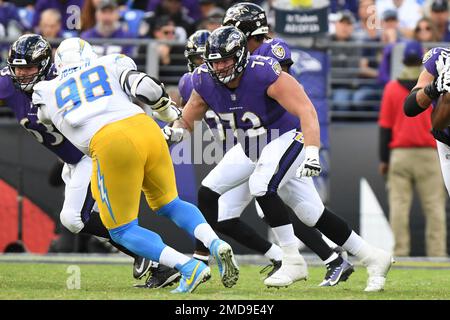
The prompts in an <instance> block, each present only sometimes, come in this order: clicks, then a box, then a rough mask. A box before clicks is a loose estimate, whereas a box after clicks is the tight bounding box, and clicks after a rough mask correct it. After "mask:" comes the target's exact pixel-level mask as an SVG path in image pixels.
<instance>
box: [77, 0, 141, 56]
mask: <svg viewBox="0 0 450 320" xmlns="http://www.w3.org/2000/svg"><path fill="white" fill-rule="evenodd" d="M119 18H120V15H119V6H118V4H117V1H116V0H100V2H99V4H98V5H97V8H96V10H95V26H94V27H93V28H91V29H88V30H86V31H84V32H83V33H82V34H81V38H83V39H90V38H103V39H108V40H111V41H108V42H105V43H103V44H102V45H93V48H94V50H95V52H96V53H97V54H98V55H99V56H103V55H107V54H112V53H123V54H126V55H130V56H134V52H133V46H129V45H117V44H114V41H113V39H127V38H132V36H131V35H130V34H129V33H128V32H127V31H125V30H124V28H123V26H122V24H121V23H120V21H119Z"/></svg>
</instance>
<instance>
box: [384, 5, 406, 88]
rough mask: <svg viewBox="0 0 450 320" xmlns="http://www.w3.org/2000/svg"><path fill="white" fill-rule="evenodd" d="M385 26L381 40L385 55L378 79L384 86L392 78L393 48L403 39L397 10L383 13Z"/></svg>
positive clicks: (388, 10)
mask: <svg viewBox="0 0 450 320" xmlns="http://www.w3.org/2000/svg"><path fill="white" fill-rule="evenodd" d="M381 27H382V28H383V31H382V34H381V42H382V43H383V44H384V45H385V46H384V49H383V56H382V58H381V62H380V65H379V68H378V80H379V82H380V84H381V85H382V87H384V85H385V84H386V83H387V82H388V81H389V80H390V79H391V56H392V50H393V49H394V46H395V44H396V43H397V42H399V41H401V40H402V39H403V36H402V34H401V33H400V29H399V21H398V15H397V12H396V11H395V10H393V9H387V10H386V11H385V12H384V13H383V20H382V22H381Z"/></svg>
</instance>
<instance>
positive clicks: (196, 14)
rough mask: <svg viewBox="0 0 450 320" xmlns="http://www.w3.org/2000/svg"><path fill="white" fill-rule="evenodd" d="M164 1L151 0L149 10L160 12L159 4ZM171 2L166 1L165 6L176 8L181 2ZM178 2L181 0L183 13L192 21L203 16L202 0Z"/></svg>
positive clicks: (182, 0) (169, 8)
mask: <svg viewBox="0 0 450 320" xmlns="http://www.w3.org/2000/svg"><path fill="white" fill-rule="evenodd" d="M172 1H175V0H172ZM162 2H164V0H149V1H148V5H147V11H153V12H155V13H156V12H158V6H159V5H161V3H162ZM169 2H170V1H166V4H164V5H163V7H165V8H166V9H168V10H171V7H172V8H175V7H178V6H179V4H173V3H172V4H171V3H169ZM176 2H180V5H181V8H180V9H181V10H182V11H183V15H188V16H189V17H190V18H191V19H192V21H195V20H198V19H200V16H201V14H200V3H201V2H202V1H201V0H179V1H176ZM177 10H178V9H177ZM165 13H168V12H165ZM172 18H173V17H172Z"/></svg>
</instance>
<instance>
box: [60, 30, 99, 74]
mask: <svg viewBox="0 0 450 320" xmlns="http://www.w3.org/2000/svg"><path fill="white" fill-rule="evenodd" d="M97 58H98V57H97V54H96V53H95V52H94V50H93V49H92V46H91V45H90V44H89V43H88V42H87V41H85V40H83V39H80V38H70V39H66V40H63V41H62V42H61V44H60V45H59V47H58V49H56V52H55V67H56V71H57V73H58V74H61V73H62V71H63V70H65V69H71V68H76V67H79V66H82V65H84V64H85V63H87V62H89V61H91V60H95V59H97Z"/></svg>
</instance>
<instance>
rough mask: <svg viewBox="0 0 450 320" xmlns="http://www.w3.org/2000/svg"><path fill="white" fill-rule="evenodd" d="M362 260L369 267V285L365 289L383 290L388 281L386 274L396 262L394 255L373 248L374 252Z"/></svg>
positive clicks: (367, 290) (371, 290)
mask: <svg viewBox="0 0 450 320" xmlns="http://www.w3.org/2000/svg"><path fill="white" fill-rule="evenodd" d="M361 262H362V263H363V265H365V266H366V267H367V273H368V274H369V278H368V279H367V286H366V288H365V289H364V291H366V292H377V291H382V290H383V289H384V285H385V283H386V276H387V274H388V272H389V269H390V268H391V266H392V264H393V263H394V262H395V261H394V258H393V257H392V255H391V254H390V253H388V252H386V251H384V250H381V249H376V248H375V249H373V253H372V254H371V255H370V256H368V257H367V258H365V259H363V260H361Z"/></svg>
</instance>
